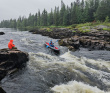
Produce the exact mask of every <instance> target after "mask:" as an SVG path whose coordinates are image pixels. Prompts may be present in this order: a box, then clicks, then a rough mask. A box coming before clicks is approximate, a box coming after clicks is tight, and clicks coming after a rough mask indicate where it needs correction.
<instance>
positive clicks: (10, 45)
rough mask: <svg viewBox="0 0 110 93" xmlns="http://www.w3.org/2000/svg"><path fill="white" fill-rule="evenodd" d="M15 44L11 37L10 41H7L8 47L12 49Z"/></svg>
mask: <svg viewBox="0 0 110 93" xmlns="http://www.w3.org/2000/svg"><path fill="white" fill-rule="evenodd" d="M14 47H15V45H14V44H13V40H12V39H11V40H10V42H9V43H8V48H9V49H13V48H14Z"/></svg>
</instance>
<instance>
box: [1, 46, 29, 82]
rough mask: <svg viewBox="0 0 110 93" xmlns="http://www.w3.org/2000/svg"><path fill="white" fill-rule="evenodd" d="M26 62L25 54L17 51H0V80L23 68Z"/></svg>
mask: <svg viewBox="0 0 110 93" xmlns="http://www.w3.org/2000/svg"><path fill="white" fill-rule="evenodd" d="M28 60H29V57H28V53H26V52H22V51H20V50H17V49H13V50H9V49H7V48H5V49H0V80H2V79H3V78H4V77H5V76H6V75H9V74H12V73H14V72H16V71H17V70H18V69H19V68H22V67H24V66H25V64H26V62H27V61H28Z"/></svg>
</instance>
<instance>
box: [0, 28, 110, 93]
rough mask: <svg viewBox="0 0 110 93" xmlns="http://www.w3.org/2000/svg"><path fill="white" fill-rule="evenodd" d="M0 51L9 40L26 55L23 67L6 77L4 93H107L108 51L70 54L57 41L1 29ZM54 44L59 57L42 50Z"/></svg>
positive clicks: (109, 76)
mask: <svg viewBox="0 0 110 93" xmlns="http://www.w3.org/2000/svg"><path fill="white" fill-rule="evenodd" d="M0 32H5V34H4V35H1V36H0V49H3V48H7V45H8V42H9V40H10V39H13V40H14V42H13V43H14V44H15V46H16V47H17V48H18V49H19V50H21V51H25V52H28V53H29V61H28V62H27V64H26V67H25V68H23V69H21V70H19V71H18V72H17V73H15V74H12V75H9V76H6V77H5V78H4V79H3V80H2V81H1V83H0V85H1V86H2V88H3V89H4V90H5V91H6V92H7V93H110V51H106V50H94V51H88V49H85V48H80V50H78V51H75V52H72V51H69V50H68V49H67V47H64V46H59V45H58V42H56V41H57V39H52V38H49V37H48V36H42V35H39V34H31V33H29V32H28V31H19V30H16V29H10V28H0ZM50 40H53V42H55V46H57V47H59V48H60V50H61V51H60V54H59V55H56V53H54V52H53V51H51V50H50V49H48V48H46V47H45V46H44V44H45V42H46V41H47V42H49V41H50Z"/></svg>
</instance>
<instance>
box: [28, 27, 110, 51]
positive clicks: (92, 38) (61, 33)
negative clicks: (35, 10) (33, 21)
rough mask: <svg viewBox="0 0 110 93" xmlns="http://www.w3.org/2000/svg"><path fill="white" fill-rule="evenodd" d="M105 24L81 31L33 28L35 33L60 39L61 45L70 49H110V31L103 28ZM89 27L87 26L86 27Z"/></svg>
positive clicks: (75, 29)
mask: <svg viewBox="0 0 110 93" xmlns="http://www.w3.org/2000/svg"><path fill="white" fill-rule="evenodd" d="M103 27H105V26H98V27H93V28H91V27H89V30H87V29H83V28H84V27H82V29H83V31H80V30H79V29H77V28H74V29H72V30H71V29H69V28H52V29H50V28H48V29H37V30H31V31H29V32H32V33H33V34H41V35H43V36H49V37H51V38H54V39H60V40H59V44H60V45H61V46H67V47H68V48H69V49H70V50H73V51H74V50H77V49H79V48H80V47H85V48H88V49H89V50H104V49H106V50H110V31H105V30H103ZM86 28H87V27H86Z"/></svg>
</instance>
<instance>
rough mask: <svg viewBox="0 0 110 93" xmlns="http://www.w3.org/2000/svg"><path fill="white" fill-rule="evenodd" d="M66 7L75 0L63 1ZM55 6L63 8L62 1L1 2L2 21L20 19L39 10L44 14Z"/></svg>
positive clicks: (0, 15) (28, 0) (10, 0)
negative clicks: (44, 10) (44, 11)
mask: <svg viewBox="0 0 110 93" xmlns="http://www.w3.org/2000/svg"><path fill="white" fill-rule="evenodd" d="M63 2H64V3H65V4H66V5H69V6H70V4H71V2H74V0H63ZM55 6H59V7H60V6H61V0H0V21H1V20H8V19H11V18H12V19H14V18H16V19H17V18H18V17H19V16H26V17H28V15H29V14H30V13H31V14H35V13H37V11H38V9H40V11H41V12H42V11H43V9H44V8H45V9H46V10H47V11H48V12H50V11H51V8H52V9H54V8H55Z"/></svg>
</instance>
